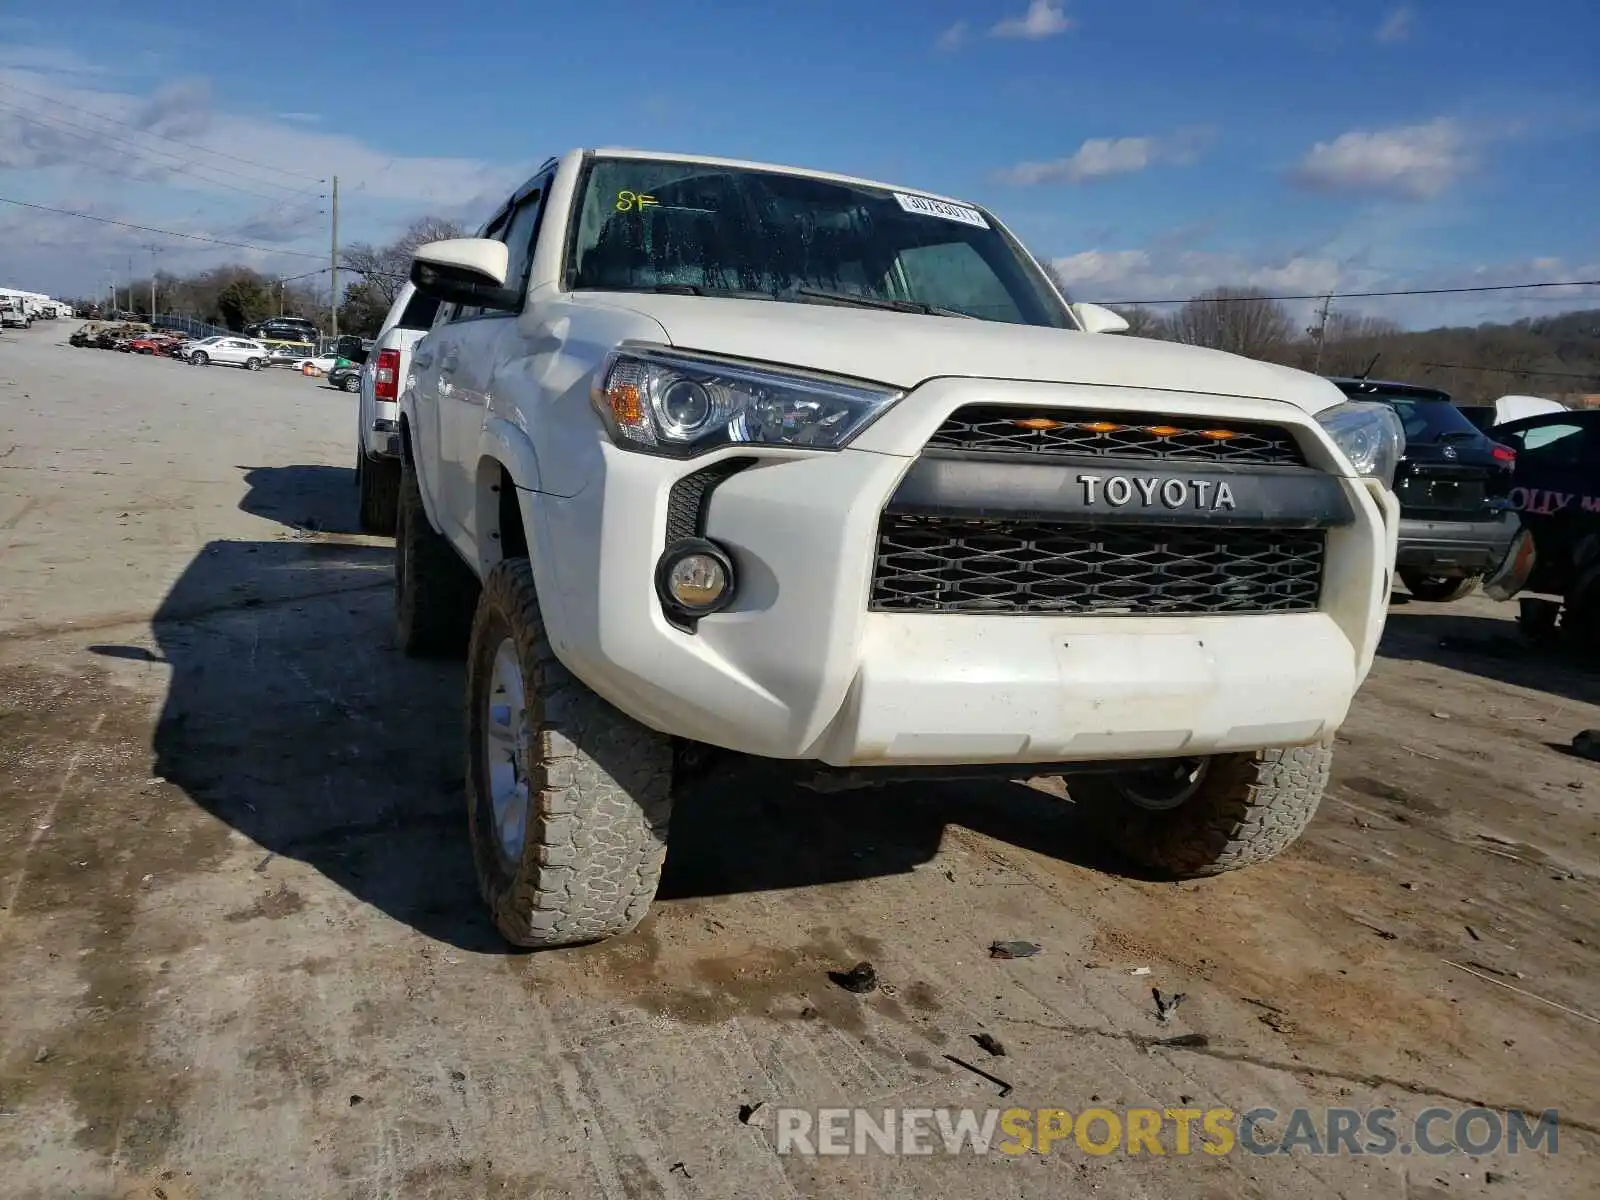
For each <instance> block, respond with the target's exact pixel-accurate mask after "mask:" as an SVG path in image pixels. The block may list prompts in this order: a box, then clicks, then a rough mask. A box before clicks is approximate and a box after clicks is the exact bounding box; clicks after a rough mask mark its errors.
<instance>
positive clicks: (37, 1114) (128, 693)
mask: <svg viewBox="0 0 1600 1200" xmlns="http://www.w3.org/2000/svg"><path fill="white" fill-rule="evenodd" d="M70 328H71V325H70V324H69V323H66V322H57V323H55V324H54V325H39V326H35V328H34V329H33V330H32V331H29V332H27V333H21V332H18V333H15V334H12V333H10V332H8V334H7V336H6V337H5V338H4V339H3V340H0V966H3V969H0V1165H3V1167H4V1170H3V1172H0V1196H5V1197H15V1198H17V1200H24V1198H35V1197H37V1198H49V1200H54V1198H56V1197H65V1196H82V1197H141V1198H143V1197H160V1198H164V1200H190V1198H200V1197H230V1198H231V1197H238V1196H246V1195H249V1196H261V1197H280V1196H281V1197H288V1196H295V1197H340V1198H343V1197H352V1198H353V1197H396V1198H400V1197H404V1198H408V1200H409V1198H411V1197H459V1198H466V1197H518V1198H523V1197H527V1198H532V1197H573V1198H576V1197H590V1196H597V1197H605V1198H607V1200H618V1198H622V1197H627V1198H632V1200H641V1198H645V1197H672V1198H678V1197H729V1198H734V1197H738V1198H748V1197H757V1196H760V1197H766V1196H792V1197H813V1196H815V1197H829V1198H837V1197H873V1198H874V1200H877V1198H881V1197H911V1196H918V1197H920V1196H949V1197H974V1198H976V1197H984V1198H986V1200H987V1198H998V1197H1041V1198H1042V1197H1058V1196H1061V1195H1068V1194H1070V1195H1076V1194H1080V1193H1083V1194H1088V1193H1091V1192H1094V1193H1098V1194H1101V1195H1105V1196H1111V1197H1163V1198H1166V1197H1171V1198H1175V1200H1188V1198H1195V1200H1224V1198H1228V1200H1233V1198H1249V1197H1263V1198H1264V1197H1276V1196H1284V1195H1291V1194H1292V1195H1304V1196H1317V1197H1320V1196H1350V1197H1354V1196H1372V1195H1378V1196H1395V1197H1405V1198H1408V1200H1419V1198H1424V1197H1428V1198H1443V1197H1462V1196H1507V1197H1529V1196H1539V1197H1544V1196H1550V1197H1565V1196H1572V1197H1577V1196H1584V1195H1588V1196H1592V1195H1594V1194H1595V1182H1594V1181H1595V1180H1596V1179H1597V1178H1600V1170H1597V1168H1596V1162H1595V1157H1594V1151H1595V1149H1596V1147H1597V1146H1600V1023H1597V1022H1596V1020H1595V1017H1596V1016H1600V972H1597V970H1596V966H1597V963H1600V920H1597V912H1600V901H1597V897H1596V892H1595V884H1594V881H1595V880H1596V879H1600V821H1597V802H1600V765H1597V764H1595V763H1591V762H1589V761H1585V760H1583V759H1580V758H1576V757H1573V756H1571V755H1569V754H1566V753H1564V752H1563V749H1562V747H1563V746H1564V745H1565V743H1566V742H1567V741H1568V740H1569V739H1570V737H1571V736H1572V734H1573V733H1574V732H1576V731H1578V730H1580V729H1583V728H1586V727H1590V726H1600V707H1597V704H1600V678H1597V677H1596V676H1594V675H1590V674H1583V673H1580V672H1578V671H1575V670H1573V669H1571V668H1570V667H1569V666H1568V665H1567V664H1564V663H1562V662H1560V661H1556V660H1554V659H1552V658H1550V657H1547V656H1541V655H1538V654H1535V653H1534V652H1532V651H1530V650H1528V649H1525V648H1523V647H1522V646H1521V645H1520V644H1519V642H1518V641H1517V638H1516V635H1515V631H1514V628H1513V626H1511V625H1510V624H1509V623H1508V621H1507V619H1506V617H1507V611H1506V609H1504V608H1502V607H1500V606H1496V605H1493V604H1490V603H1489V602H1487V601H1485V600H1483V599H1481V598H1472V599H1469V600H1467V601H1464V602H1460V603H1457V604H1453V605H1447V606H1438V605H1429V604H1423V603H1415V602H1405V598H1404V597H1396V602H1395V605H1394V608H1393V610H1392V612H1391V615H1390V618H1389V632H1388V635H1387V637H1386V640H1385V643H1384V647H1383V656H1382V658H1381V659H1380V661H1379V664H1378V666H1377V669H1376V670H1375V672H1374V674H1373V677H1372V679H1371V680H1370V682H1369V683H1368V684H1367V686H1366V688H1365V690H1364V691H1363V693H1362V694H1361V696H1360V698H1359V700H1358V702H1357V704H1356V708H1355V711H1354V714H1353V716H1352V717H1351V720H1350V722H1349V724H1348V725H1347V727H1346V729H1345V730H1344V733H1343V735H1342V737H1341V741H1342V745H1341V746H1340V747H1339V753H1338V760H1337V768H1336V778H1335V786H1334V787H1333V788H1332V790H1331V792H1330V794H1329V795H1328V797H1327V799H1326V801H1325V802H1324V804H1323V807H1322V809H1321V811H1320V813H1319V815H1318V817H1317V819H1316V821H1315V822H1314V824H1313V826H1312V827H1311V829H1310V831H1309V832H1308V833H1307V835H1306V836H1305V837H1304V838H1303V839H1302V841H1301V842H1300V843H1299V844H1298V845H1297V846H1296V847H1295V848H1294V849H1293V850H1292V851H1291V852H1290V853H1288V854H1287V855H1285V856H1284V857H1283V858H1282V859H1280V860H1278V861H1276V862H1274V863H1271V864H1268V865H1266V866H1263V867H1260V868H1257V869H1255V870H1252V871H1246V872H1243V873H1240V874H1237V875H1234V876H1229V877H1224V878H1220V879H1216V880H1212V881H1208V882H1204V883H1200V884H1183V885H1177V886H1174V885H1171V884H1164V883H1156V882H1149V881H1145V880H1141V879H1140V878H1138V877H1137V874H1136V873H1134V872H1132V871H1131V870H1130V869H1129V868H1127V866H1126V865H1125V864H1122V863H1120V862H1118V861H1117V860H1115V859H1114V858H1111V857H1110V856H1109V854H1108V852H1106V851H1104V850H1103V849H1101V848H1100V846H1099V845H1097V843H1096V842H1095V841H1094V840H1093V839H1092V838H1091V837H1090V836H1089V835H1088V834H1087V833H1086V832H1085V831H1084V830H1083V829H1082V828H1081V827H1080V825H1079V824H1078V822H1077V821H1076V820H1075V818H1074V814H1073V810H1072V805H1071V803H1070V801H1069V800H1067V799H1065V798H1063V796H1062V795H1061V794H1059V791H1060V789H1059V788H1054V789H1053V788H1051V787H1050V786H1049V785H1048V784H1038V785H1036V786H1024V785H1022V784H1015V783H996V784H985V785H981V786H970V785H960V786H957V785H938V786H925V785H924V786H916V787H899V788H894V789H888V790H884V791H883V792H881V793H851V794H847V795H844V796H832V797H829V796H817V795H813V794H811V793H808V792H804V791H798V790H795V789H793V788H792V787H789V786H787V785H785V784H784V783H783V782H781V780H778V779H775V778H774V777H773V775H772V774H771V773H769V772H764V771H761V770H758V769H755V768H751V769H749V770H747V771H742V772H740V773H739V774H737V775H735V776H731V777H726V778H721V779H717V780H714V781H711V782H708V783H706V784H705V785H703V786H700V787H699V788H697V789H696V790H695V791H694V792H692V793H691V794H690V795H688V796H687V797H685V798H684V799H683V800H682V801H681V802H680V806H679V809H678V815H677V819H676V822H675V826H674V833H673V843H672V850H671V853H670V856H669V860H668V867H667V879H666V882H665V884H664V887H663V889H662V895H661V899H660V901H659V903H658V905H657V907H656V909H655V910H654V912H653V913H652V915H651V917H650V918H649V919H648V920H647V921H646V923H645V924H644V926H642V927H641V928H640V929H639V930H638V931H637V932H636V933H634V934H633V935H631V936H629V937H627V938H624V939H620V940H617V941H614V942H611V943H607V944H603V945H599V946H595V947H589V948H583V949H578V950H570V951H560V952H552V953H546V954H538V955H529V954H518V953H511V952H509V950H508V948H507V947H505V946H504V945H503V944H501V943H500V942H499V941H498V940H497V939H496V937H495V936H494V934H493V932H492V930H491V929H490V927H489V926H488V924H487V922H486V921H485V919H484V916H483V913H482V911H481V908H480V904H479V901H478V898H477V895H476V892H475V888H474V884H473V879H472V871H471V862H470V858H469V855H468V851H467V847H466V839H465V829H464V819H463V807H464V805H463V800H462V782H461V759H462V753H461V746H460V736H461V735H460V723H461V717H460V699H461V692H462V670H461V668H460V667H459V666H457V665H455V664H435V665H428V664H420V663H416V662H412V661H409V660H407V659H405V658H404V657H402V656H401V655H400V654H399V652H398V651H397V650H396V649H395V647H394V644H393V638H392V635H391V631H390V612H391V596H390V590H389V588H390V580H391V557H392V549H391V546H390V544H389V543H388V542H386V541H384V540H383V539H376V538H370V537H363V536H359V535H358V534H356V533H355V525H354V516H355V489H354V486H353V475H352V471H351V466H352V458H353V444H354V429H355V414H354V397H350V396H346V395H342V394H339V393H335V392H333V391H332V390H330V389H328V388H326V387H325V386H322V385H321V384H320V383H318V382H316V381H312V380H308V379H305V378H303V377H300V376H295V375H288V374H285V373H278V372H274V371H269V372H263V373H261V374H259V375H252V374H249V373H246V372H243V371H237V370H231V369H228V368H222V367H213V368H209V369H204V370H202V369H195V368H189V367H185V366H183V365H181V364H178V363H175V362H171V361H166V360H153V359H140V358H130V357H128V356H125V355H118V354H113V353H110V352H104V351H93V350H74V349H70V348H67V347H66V346H65V345H64V341H65V337H66V334H67V333H68V332H69V331H70ZM996 938H1022V939H1028V940H1032V941H1034V942H1037V943H1039V944H1040V945H1041V946H1042V947H1043V950H1042V952H1041V953H1040V954H1038V955H1037V956H1035V957H1031V958H1025V959H1017V960H1012V961H1000V960H995V959H992V958H990V957H989V955H988V953H987V947H988V946H989V944H990V942H991V941H993V940H994V939H996ZM862 959H869V960H871V962H872V963H873V964H874V965H875V966H876V969H877V972H878V975H879V978H880V980H881V981H882V984H883V986H882V987H881V988H880V989H879V990H877V991H875V992H872V993H870V994H868V995H866V996H864V997H863V996H857V995H853V994H851V993H849V992H847V991H845V990H843V989H841V988H839V987H837V986H835V985H834V984H833V983H831V982H830V981H829V977H828V974H827V972H828V971H829V970H836V969H840V968H848V967H849V966H851V965H852V964H854V963H855V962H857V961H859V960H862ZM1141 968H1148V973H1136V972H1138V971H1139V970H1140V969H1141ZM1473 972H1475V973H1473ZM1153 987H1154V988H1158V989H1160V990H1161V991H1162V992H1163V993H1164V994H1166V995H1170V994H1172V993H1182V994H1183V996H1184V997H1185V999H1184V1001H1183V1004H1182V1006H1181V1008H1179V1009H1178V1010H1176V1011H1175V1012H1174V1013H1173V1014H1172V1015H1171V1017H1170V1019H1169V1020H1167V1021H1164V1022H1163V1021H1161V1020H1159V1019H1158V1018H1157V1013H1156V1006H1155V1003H1154V1000H1153V997H1152V994H1151V989H1152V988H1153ZM1513 988H1515V989H1520V991H1514V990H1512V989H1513ZM1554 1005H1561V1006H1563V1007H1564V1009H1567V1010H1575V1012H1568V1011H1563V1009H1562V1008H1557V1007H1554ZM1581 1014H1589V1015H1588V1016H1587V1017H1586V1016H1584V1015H1581ZM985 1032H986V1033H989V1034H991V1035H992V1036H993V1037H995V1038H998V1039H999V1040H1000V1041H1001V1042H1002V1043H1003V1044H1004V1047H1005V1048H1006V1050H1007V1052H1008V1053H1007V1054H1006V1055H1005V1056H1004V1057H992V1056H990V1055H989V1054H987V1053H986V1052H985V1051H984V1050H983V1049H981V1048H979V1047H978V1046H977V1045H976V1044H975V1042H974V1036H975V1035H977V1034H980V1033H985ZM1184 1034H1200V1035H1204V1039H1205V1040H1204V1042H1203V1044H1199V1045H1187V1046H1184V1045H1179V1046H1161V1045H1158V1044H1156V1043H1157V1041H1158V1040H1159V1039H1163V1038H1170V1037H1174V1036H1178V1035H1184ZM946 1055H953V1056H955V1057H956V1058H960V1059H962V1060H963V1061H964V1062H966V1063H969V1064H972V1065H973V1066H978V1067H981V1068H983V1069H984V1070H986V1071H988V1072H989V1073H991V1074H993V1075H995V1076H998V1077H1000V1078H1003V1079H1004V1080H1006V1081H1008V1082H1009V1083H1010V1084H1011V1085H1012V1086H1013V1089H1014V1090H1013V1091H1012V1092H1011V1093H1010V1094H1009V1095H1008V1096H1007V1097H1005V1098H1004V1099H1001V1098H1000V1095H999V1091H1000V1089H999V1087H998V1086H997V1085H996V1084H994V1083H991V1082H989V1081H987V1080H985V1079H984V1078H981V1077H979V1076H978V1075H976V1074H974V1073H972V1072H971V1071H969V1070H967V1069H965V1068H964V1067H962V1066H960V1065H957V1064H956V1063H954V1062H952V1061H950V1060H949V1059H947V1058H946V1057H945V1056H946ZM757 1104H759V1105H761V1107H760V1108H757V1109H756V1110H755V1111H754V1112H753V1113H752V1112H749V1111H748V1108H749V1106H754V1105H757ZM828 1105H865V1106H872V1107H875V1108H882V1107H884V1106H908V1107H918V1106H920V1107H931V1108H939V1107H947V1106H948V1107H958V1106H975V1107H978V1108H990V1107H1000V1108H1005V1107H1010V1106H1020V1107H1024V1108H1030V1109H1037V1108H1062V1109H1066V1110H1069V1111H1070V1112H1073V1113H1078V1112H1081V1111H1082V1110H1084V1109H1086V1108H1090V1107H1095V1106H1106V1107H1110V1108H1113V1109H1115V1110H1118V1111H1120V1110H1122V1109H1124V1108H1126V1107H1128V1106H1141V1105H1149V1106H1152V1107H1155V1108H1158V1109H1160V1108H1166V1107H1172V1106H1178V1105H1193V1106H1194V1107H1197V1108H1210V1107H1213V1106H1224V1107H1228V1108H1231V1109H1233V1110H1235V1111H1237V1112H1243V1111H1244V1110H1247V1109H1250V1108H1252V1107H1256V1106H1259V1105H1266V1106H1270V1107H1272V1108H1274V1109H1276V1110H1277V1111H1278V1112H1280V1113H1282V1114H1287V1113H1288V1112H1289V1111H1290V1110H1291V1109H1293V1108H1295V1107H1296V1106H1308V1107H1311V1108H1313V1109H1314V1110H1316V1111H1318V1112H1320V1111H1321V1110H1323V1109H1324V1108H1326V1107H1328V1106H1349V1107H1355V1108H1372V1107H1378V1106H1390V1107H1392V1108H1394V1109H1396V1110H1399V1112H1400V1113H1401V1114H1408V1115H1415V1114H1417V1113H1418V1112H1420V1111H1422V1110H1424V1109H1427V1108H1430V1107H1444V1108H1449V1109H1452V1110H1459V1109H1463V1108H1468V1107H1473V1106H1483V1107H1488V1108H1490V1109H1493V1110H1496V1111H1503V1110H1507V1109H1512V1108H1522V1109H1526V1110H1529V1111H1531V1112H1538V1111H1540V1110H1543V1109H1546V1108H1557V1109H1559V1110H1560V1120H1561V1125H1560V1130H1559V1143H1558V1150H1557V1152H1556V1153H1555V1154H1549V1153H1547V1152H1545V1151H1543V1150H1540V1151H1537V1152H1527V1151H1524V1152H1523V1153H1521V1154H1517V1155H1512V1154H1509V1153H1506V1152H1505V1151H1504V1150H1500V1151H1496V1152H1494V1153H1489V1154H1484V1155H1480V1156H1473V1155H1469V1154H1467V1153H1464V1152H1458V1153H1454V1154H1451V1155H1447V1156H1426V1155H1422V1154H1420V1153H1417V1154H1412V1155H1403V1154H1399V1153H1396V1154H1391V1155H1387V1156H1373V1155H1366V1156H1352V1155H1349V1154H1343V1155H1337V1156H1327V1157H1314V1156H1311V1155H1308V1154H1306V1153H1303V1152H1298V1153H1295V1154H1292V1155H1283V1156H1275V1157H1274V1156H1269V1157H1262V1156H1256V1155H1252V1154H1246V1153H1242V1152H1238V1151H1235V1152H1234V1153H1231V1154H1226V1155H1220V1156H1213V1155H1207V1154H1189V1155H1181V1154H1177V1153H1173V1152H1171V1150H1172V1142H1171V1140H1170V1138H1169V1140H1168V1142H1167V1148H1168V1150H1169V1153H1167V1154H1165V1155H1164V1156H1159V1157H1158V1156H1154V1155H1151V1154H1149V1153H1144V1154H1139V1155H1129V1154H1126V1153H1122V1152H1121V1151H1118V1152H1116V1153H1113V1154H1107V1155H1095V1154H1089V1153H1085V1152H1083V1151H1082V1150H1080V1149H1079V1148H1077V1147H1076V1146H1074V1145H1073V1144H1072V1143H1071V1142H1070V1141H1068V1142H1064V1143H1062V1144H1060V1145H1058V1146H1057V1147H1055V1149H1054V1151H1053V1152H1052V1153H1050V1154H1038V1153H1027V1154H1022V1155H1007V1154H1001V1153H991V1154H989V1155H987V1156H978V1155H974V1154H970V1153H968V1154H963V1155H959V1156H954V1157H952V1156H946V1155H942V1154H939V1155H933V1156H924V1157H916V1156H897V1157H891V1156H887V1155H883V1154H877V1153H872V1154H867V1155H863V1156H853V1155H852V1156H845V1157H808V1156H795V1155H786V1156H780V1155H779V1154H777V1153H776V1140H775V1129H774V1122H773V1119H772V1117H771V1114H772V1112H773V1110H774V1109H775V1108H776V1107H778V1106H799V1107H811V1108H814V1107H816V1106H828ZM742 1114H743V1118H744V1119H742ZM1269 1129H1270V1127H1269ZM1277 1129H1278V1132H1282V1131H1283V1130H1282V1122H1281V1121H1280V1122H1279V1125H1278V1127H1277ZM1585 1178H1587V1179H1589V1181H1590V1182H1589V1184H1587V1185H1585V1184H1584V1183H1583V1182H1582V1181H1583V1180H1584V1179H1585Z"/></svg>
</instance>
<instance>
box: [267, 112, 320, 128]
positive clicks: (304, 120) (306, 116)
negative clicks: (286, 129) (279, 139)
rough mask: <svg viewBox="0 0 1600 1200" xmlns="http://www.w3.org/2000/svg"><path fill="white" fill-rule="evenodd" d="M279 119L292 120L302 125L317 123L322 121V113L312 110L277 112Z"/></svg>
mask: <svg viewBox="0 0 1600 1200" xmlns="http://www.w3.org/2000/svg"><path fill="white" fill-rule="evenodd" d="M277 117H278V120H280V121H293V122H295V123H296V124H302V125H319V124H321V123H322V114H321V113H314V112H281V113H278V114H277Z"/></svg>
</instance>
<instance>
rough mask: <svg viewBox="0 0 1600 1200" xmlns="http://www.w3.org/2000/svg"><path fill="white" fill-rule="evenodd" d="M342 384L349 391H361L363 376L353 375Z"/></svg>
mask: <svg viewBox="0 0 1600 1200" xmlns="http://www.w3.org/2000/svg"><path fill="white" fill-rule="evenodd" d="M340 386H341V387H342V388H344V390H345V391H347V392H359V391H360V390H361V377H360V376H359V375H351V376H349V377H348V378H347V379H346V380H345V381H344V382H343V383H342V384H340Z"/></svg>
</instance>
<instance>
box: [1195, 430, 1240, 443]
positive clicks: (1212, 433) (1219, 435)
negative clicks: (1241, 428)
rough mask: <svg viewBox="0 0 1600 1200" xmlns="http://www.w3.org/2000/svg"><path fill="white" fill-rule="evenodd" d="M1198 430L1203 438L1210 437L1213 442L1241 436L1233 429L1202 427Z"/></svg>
mask: <svg viewBox="0 0 1600 1200" xmlns="http://www.w3.org/2000/svg"><path fill="white" fill-rule="evenodd" d="M1196 432H1197V433H1199V435H1200V436H1201V437H1203V438H1210V439H1211V440H1212V441H1213V442H1225V441H1227V440H1228V439H1229V438H1236V437H1238V436H1239V435H1238V434H1237V433H1235V432H1233V430H1231V429H1200V430H1197V431H1196Z"/></svg>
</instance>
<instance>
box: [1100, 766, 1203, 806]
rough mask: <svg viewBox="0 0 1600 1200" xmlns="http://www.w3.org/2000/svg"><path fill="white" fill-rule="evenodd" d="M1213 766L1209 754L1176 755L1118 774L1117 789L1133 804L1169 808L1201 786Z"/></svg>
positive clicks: (1179, 804)
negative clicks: (1147, 767) (1162, 762)
mask: <svg viewBox="0 0 1600 1200" xmlns="http://www.w3.org/2000/svg"><path fill="white" fill-rule="evenodd" d="M1210 766H1211V760H1210V759H1208V758H1175V759H1173V760H1172V761H1171V762H1170V763H1167V764H1165V765H1163V766H1161V767H1155V768H1152V769H1150V770H1148V771H1129V772H1128V773H1127V774H1125V775H1119V776H1117V790H1118V791H1119V792H1121V793H1122V795H1123V797H1124V798H1125V799H1127V800H1128V802H1129V803H1131V804H1135V805H1137V806H1138V807H1140V808H1143V809H1148V810H1150V811H1151V812H1166V811H1167V810H1169V809H1174V808H1178V807H1180V806H1181V805H1182V804H1183V803H1184V802H1185V801H1186V800H1188V799H1189V797H1191V796H1193V795H1194V794H1195V792H1197V791H1198V790H1199V789H1200V785H1201V783H1203V782H1204V781H1205V777H1206V771H1207V770H1208V769H1209V768H1210Z"/></svg>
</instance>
